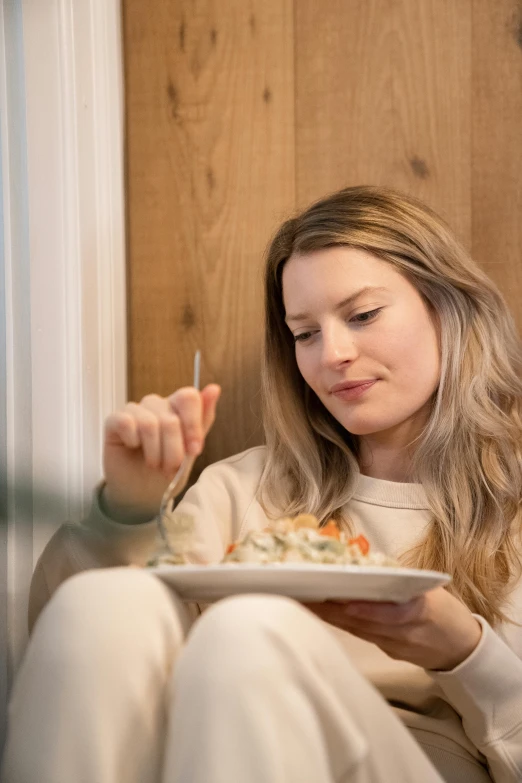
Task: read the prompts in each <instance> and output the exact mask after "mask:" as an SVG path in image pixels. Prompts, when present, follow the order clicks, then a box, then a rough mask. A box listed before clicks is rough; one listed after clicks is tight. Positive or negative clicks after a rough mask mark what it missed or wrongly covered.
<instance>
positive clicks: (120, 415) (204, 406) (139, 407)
mask: <svg viewBox="0 0 522 783" xmlns="http://www.w3.org/2000/svg"><path fill="white" fill-rule="evenodd" d="M220 394H221V389H220V387H219V386H217V385H216V384H209V385H208V386H206V387H205V388H204V389H203V390H202V391H201V392H199V391H198V390H197V389H195V388H193V387H185V388H182V389H178V391H176V392H175V393H174V394H172V395H171V396H170V397H168V398H166V397H160V396H159V395H157V394H149V395H147V396H146V397H144V398H143V399H142V400H141V402H140V403H135V402H129V403H127V405H126V406H125V408H124V409H123V410H122V411H119V412H116V413H113V414H112V415H111V416H109V417H108V418H107V420H106V423H105V437H106V442H107V443H109V444H110V443H112V444H113V445H114V444H116V445H118V444H121V445H123V446H125V447H126V448H128V449H139V448H141V449H142V451H143V458H144V461H145V463H146V465H147V466H148V467H150V468H152V469H155V470H159V471H161V472H162V473H164V474H165V475H166V476H168V477H171V476H172V475H173V474H174V473H175V472H176V470H177V469H178V468H179V466H180V465H181V463H182V461H183V459H184V457H185V455H186V454H190V455H191V456H194V457H195V456H197V455H198V454H201V451H202V450H203V444H204V440H205V436H206V434H207V432H208V431H209V429H210V427H211V426H212V424H213V422H214V419H215V416H216V405H217V401H218V399H219V396H220Z"/></svg>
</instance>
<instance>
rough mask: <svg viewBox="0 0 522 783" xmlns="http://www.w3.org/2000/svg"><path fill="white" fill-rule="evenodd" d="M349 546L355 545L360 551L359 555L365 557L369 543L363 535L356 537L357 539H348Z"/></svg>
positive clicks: (368, 549)
mask: <svg viewBox="0 0 522 783" xmlns="http://www.w3.org/2000/svg"><path fill="white" fill-rule="evenodd" d="M348 543H349V544H356V545H357V546H358V547H359V549H360V550H361V554H363V555H367V554H368V552H369V551H370V543H369V541H368V539H367V538H365V537H364V536H363V535H359V536H357V538H350V540H349V541H348Z"/></svg>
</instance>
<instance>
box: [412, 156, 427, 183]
mask: <svg viewBox="0 0 522 783" xmlns="http://www.w3.org/2000/svg"><path fill="white" fill-rule="evenodd" d="M410 166H411V168H412V171H413V173H414V174H415V176H416V177H418V178H419V179H427V178H428V177H429V176H430V170H429V168H428V165H427V163H426V161H425V160H422V158H419V157H418V156H417V155H414V156H413V158H410Z"/></svg>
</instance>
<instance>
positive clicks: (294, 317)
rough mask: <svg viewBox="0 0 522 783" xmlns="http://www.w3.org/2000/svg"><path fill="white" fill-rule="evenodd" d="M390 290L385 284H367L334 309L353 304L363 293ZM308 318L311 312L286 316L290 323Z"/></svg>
mask: <svg viewBox="0 0 522 783" xmlns="http://www.w3.org/2000/svg"><path fill="white" fill-rule="evenodd" d="M384 291H388V289H387V288H384V287H383V286H375V285H365V286H364V287H363V288H359V290H358V291H355V292H354V293H353V294H350V296H347V297H346V299H343V300H342V301H341V302H338V303H337V304H336V305H335V307H334V310H341V309H342V308H343V307H346V305H349V304H352V302H354V301H355V300H356V299H358V298H359V297H360V296H362V295H363V294H369V293H376V292H380V293H382V292H384ZM307 318H311V315H310V313H296V314H295V315H287V316H285V321H286V323H288V322H289V321H305V320H306V319H307Z"/></svg>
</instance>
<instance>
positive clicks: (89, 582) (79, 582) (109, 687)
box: [2, 568, 190, 783]
mask: <svg viewBox="0 0 522 783" xmlns="http://www.w3.org/2000/svg"><path fill="white" fill-rule="evenodd" d="M189 626H190V620H189V614H188V612H187V610H186V608H185V606H184V605H183V604H182V603H181V602H180V601H178V600H177V599H176V598H175V597H174V596H173V595H172V593H171V592H170V591H169V590H168V589H167V588H166V587H165V586H164V585H163V584H162V583H161V582H160V581H159V580H158V579H156V578H154V577H153V576H151V575H150V574H147V573H146V572H145V571H143V570H140V569H137V568H136V569H135V568H114V569H107V570H96V571H89V572H85V573H83V574H80V575H78V576H74V577H72V578H71V579H69V580H68V581H67V582H65V583H64V584H63V585H62V586H61V587H60V588H59V590H58V591H57V592H56V595H55V596H54V597H53V599H52V600H51V602H50V603H49V605H48V606H47V607H46V609H45V610H44V612H43V613H42V616H41V617H40V618H39V620H38V622H37V624H36V627H35V630H34V634H33V637H32V639H31V641H30V644H29V647H28V649H27V653H26V656H25V660H24V662H23V664H22V666H21V669H20V672H19V674H18V678H17V681H16V684H15V687H14V691H13V695H12V701H11V705H10V723H9V725H10V728H9V734H8V739H7V746H6V750H5V755H4V766H3V775H2V781H3V783H157V781H159V780H160V778H161V768H162V763H163V750H164V741H165V727H166V722H167V717H168V709H169V698H170V694H169V683H170V681H171V675H172V667H173V665H174V663H175V660H176V657H177V654H178V652H179V650H180V648H181V645H182V644H183V641H184V637H185V635H186V633H187V631H188V628H189Z"/></svg>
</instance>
